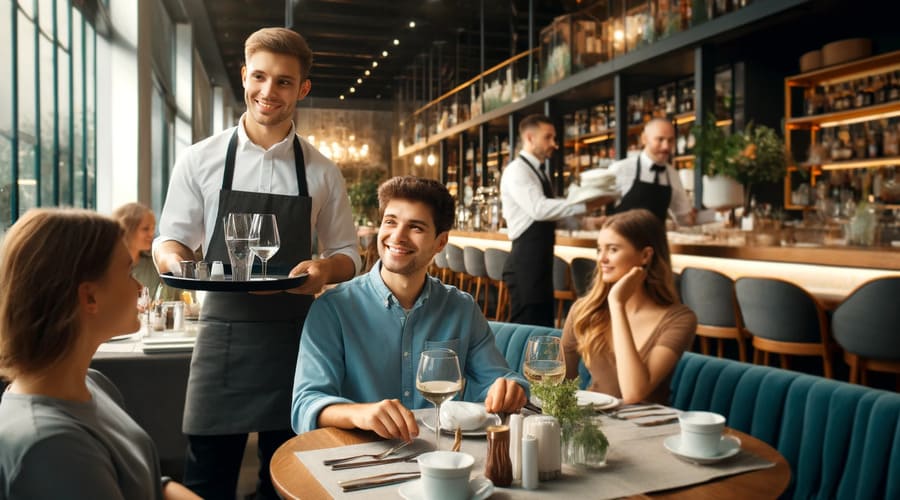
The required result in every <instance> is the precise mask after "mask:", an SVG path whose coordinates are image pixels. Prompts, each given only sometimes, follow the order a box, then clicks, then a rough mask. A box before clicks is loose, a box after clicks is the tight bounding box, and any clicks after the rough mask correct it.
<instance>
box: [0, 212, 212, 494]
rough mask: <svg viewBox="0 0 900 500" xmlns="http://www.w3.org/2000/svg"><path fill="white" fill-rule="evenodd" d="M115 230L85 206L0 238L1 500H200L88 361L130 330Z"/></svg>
mask: <svg viewBox="0 0 900 500" xmlns="http://www.w3.org/2000/svg"><path fill="white" fill-rule="evenodd" d="M122 233H123V231H122V229H121V227H120V226H119V224H118V223H117V222H116V221H114V220H112V219H110V218H107V217H103V216H101V215H98V214H96V213H94V212H88V211H82V210H32V211H30V212H28V213H26V214H25V216H24V217H22V218H21V219H20V220H19V221H18V222H16V223H15V224H14V225H13V226H12V228H11V229H10V230H9V231H8V232H7V234H6V238H5V240H4V242H3V245H2V247H0V283H3V286H2V287H0V377H3V378H4V379H6V380H8V381H10V385H9V386H8V387H7V389H6V391H5V392H4V393H3V394H2V399H0V498H9V499H14V498H23V499H24V498H27V499H36V500H40V499H45V498H46V499H51V498H52V499H56V498H71V499H82V498H83V499H97V498H110V499H119V498H122V499H124V498H127V499H154V500H156V499H196V498H199V497H198V496H196V495H195V494H193V493H192V492H191V491H190V490H188V489H187V488H185V487H184V486H183V485H180V484H177V483H175V482H172V481H170V480H169V479H168V478H165V477H161V476H160V468H159V457H158V455H157V453H156V447H155V446H154V444H153V441H152V440H151V439H150V436H148V435H147V433H146V432H144V430H143V429H141V428H140V426H138V424H137V423H136V422H135V421H134V420H132V419H131V417H130V416H129V415H128V413H126V412H125V410H124V409H122V406H121V404H122V396H121V394H120V393H119V392H118V390H117V389H116V388H115V386H114V385H113V384H112V382H110V381H109V379H107V378H106V377H104V376H103V375H102V374H101V373H100V372H97V371H95V370H91V369H89V368H88V367H89V366H90V363H91V359H92V358H93V356H94V353H95V352H96V351H97V348H98V347H99V346H100V344H102V343H103V342H106V341H107V340H109V339H110V338H112V337H114V336H116V335H120V334H124V333H129V332H133V331H135V330H137V329H138V327H139V322H138V317H137V314H136V313H137V298H138V293H139V292H140V289H141V287H140V284H139V283H138V282H137V281H136V280H135V279H134V278H132V276H131V268H132V260H131V255H130V254H129V250H128V249H127V248H126V246H125V244H124V243H123V240H122ZM51 247H53V248H62V249H64V251H62V252H48V251H47V248H51Z"/></svg>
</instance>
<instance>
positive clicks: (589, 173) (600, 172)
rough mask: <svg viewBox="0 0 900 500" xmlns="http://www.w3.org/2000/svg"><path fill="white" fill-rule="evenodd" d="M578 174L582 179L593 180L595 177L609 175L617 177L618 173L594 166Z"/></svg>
mask: <svg viewBox="0 0 900 500" xmlns="http://www.w3.org/2000/svg"><path fill="white" fill-rule="evenodd" d="M578 175H579V177H581V180H582V181H586V180H588V179H591V180H593V179H606V178H608V177H612V178H615V177H616V174H614V173H613V172H611V171H610V170H609V169H606V168H592V169H590V170H585V171H583V172H581V173H580V174H578Z"/></svg>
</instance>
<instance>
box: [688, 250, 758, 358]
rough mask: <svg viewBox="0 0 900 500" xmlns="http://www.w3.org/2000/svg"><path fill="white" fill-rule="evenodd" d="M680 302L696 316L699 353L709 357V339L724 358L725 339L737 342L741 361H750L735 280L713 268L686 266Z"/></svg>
mask: <svg viewBox="0 0 900 500" xmlns="http://www.w3.org/2000/svg"><path fill="white" fill-rule="evenodd" d="M680 281H681V283H680V286H681V302H682V303H683V304H684V305H686V306H688V307H690V308H691V310H692V311H694V314H695V315H697V336H698V337H699V338H700V350H701V352H703V354H706V355H709V339H715V340H716V352H717V354H718V356H719V357H720V358H723V357H725V353H724V340H727V339H730V340H734V341H736V342H737V345H738V358H739V359H740V360H741V361H747V347H746V341H745V340H746V336H745V335H744V332H743V330H742V329H741V311H740V308H738V303H737V298H736V297H735V294H734V281H732V280H731V278H729V277H728V276H725V275H724V274H722V273H720V272H718V271H712V270H710V269H698V268H693V267H686V268H684V269H682V270H681V279H680Z"/></svg>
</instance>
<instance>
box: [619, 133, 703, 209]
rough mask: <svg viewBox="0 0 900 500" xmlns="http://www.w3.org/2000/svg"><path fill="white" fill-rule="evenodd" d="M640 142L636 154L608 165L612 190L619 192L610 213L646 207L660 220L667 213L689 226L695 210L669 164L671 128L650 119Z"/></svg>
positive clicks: (672, 135) (671, 145) (671, 146)
mask: <svg viewBox="0 0 900 500" xmlns="http://www.w3.org/2000/svg"><path fill="white" fill-rule="evenodd" d="M641 141H642V143H643V144H644V149H643V150H642V151H641V153H640V154H638V155H636V156H632V157H629V158H625V159H624V160H619V161H617V162H615V163H613V164H612V165H610V166H609V170H610V172H612V173H614V174H615V175H616V190H617V191H619V192H620V193H622V198H621V199H620V200H619V202H618V203H617V204H616V205H615V206H614V207H613V209H614V211H615V212H624V211H626V210H631V209H633V208H646V209H647V210H649V211H651V212H653V213H654V214H655V215H656V216H657V217H659V219H660V220H663V221H664V220H666V214H667V213H668V212H669V210H671V211H672V213H674V214H675V217H677V219H678V220H677V222H678V223H679V224H686V225H690V224H693V222H694V214H695V211H694V210H693V208H692V207H691V202H690V199H688V196H687V193H686V192H685V191H684V186H682V185H681V179H679V177H678V172H676V171H675V168H674V167H672V165H671V164H670V163H669V158H670V155H671V153H672V149H673V147H674V145H675V128H674V127H673V126H672V124H671V123H670V122H669V121H668V120H665V119H663V118H654V119H652V120H650V121H649V122H647V124H646V125H644V132H643V133H642V134H641Z"/></svg>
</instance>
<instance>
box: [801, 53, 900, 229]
mask: <svg viewBox="0 0 900 500" xmlns="http://www.w3.org/2000/svg"><path fill="white" fill-rule="evenodd" d="M785 110H786V117H785V144H786V146H787V149H788V151H789V152H790V154H791V155H792V157H793V158H794V159H795V165H794V166H793V167H792V168H790V169H789V173H788V176H787V178H786V180H785V208H788V209H815V210H817V211H819V212H820V213H824V214H825V215H826V216H835V217H844V216H847V214H848V213H850V212H852V206H853V204H854V203H858V202H860V201H868V200H871V201H873V202H876V203H878V204H879V205H878V206H879V207H881V208H887V209H896V208H897V204H898V203H900V51H897V52H891V53H887V54H882V55H878V56H874V57H870V58H866V59H862V60H859V61H854V62H850V63H845V64H840V65H837V66H833V67H829V68H825V69H820V70H816V71H811V72H808V73H803V74H800V75H795V76H791V77H788V78H786V79H785Z"/></svg>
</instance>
